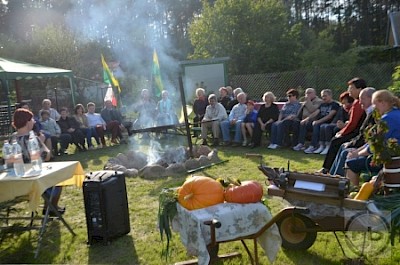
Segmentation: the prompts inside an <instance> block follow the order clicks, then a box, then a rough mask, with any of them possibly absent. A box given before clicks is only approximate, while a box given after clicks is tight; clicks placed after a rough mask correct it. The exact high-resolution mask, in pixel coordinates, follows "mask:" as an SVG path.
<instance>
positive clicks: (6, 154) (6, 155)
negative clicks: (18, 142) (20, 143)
mask: <svg viewBox="0 0 400 265" xmlns="http://www.w3.org/2000/svg"><path fill="white" fill-rule="evenodd" d="M11 157H12V148H11V145H10V143H9V142H8V140H4V144H3V159H4V166H3V168H4V170H6V169H7V168H10V167H11V165H9V163H10V158H11Z"/></svg>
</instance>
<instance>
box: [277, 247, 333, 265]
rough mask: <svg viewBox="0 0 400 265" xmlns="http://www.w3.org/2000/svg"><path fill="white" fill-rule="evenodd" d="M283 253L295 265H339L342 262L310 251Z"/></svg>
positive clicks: (285, 251) (288, 251)
mask: <svg viewBox="0 0 400 265" xmlns="http://www.w3.org/2000/svg"><path fill="white" fill-rule="evenodd" d="M283 253H284V254H285V255H286V257H287V258H288V259H290V260H291V261H292V263H293V264H305V263H304V262H305V261H307V264H324V265H338V264H340V262H335V261H332V260H329V259H327V258H325V257H323V256H321V255H318V254H317V253H313V252H310V251H304V250H303V251H295V250H284V251H283Z"/></svg>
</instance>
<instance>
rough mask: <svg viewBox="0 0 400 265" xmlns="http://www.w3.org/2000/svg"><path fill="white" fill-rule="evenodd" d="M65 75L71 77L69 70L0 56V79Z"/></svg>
mask: <svg viewBox="0 0 400 265" xmlns="http://www.w3.org/2000/svg"><path fill="white" fill-rule="evenodd" d="M49 77H65V78H73V74H72V71H71V70H64V69H60V68H53V67H47V66H42V65H37V64H31V63H25V62H20V61H16V60H10V59H5V58H1V57H0V79H2V80H21V79H34V78H39V79H40V78H49Z"/></svg>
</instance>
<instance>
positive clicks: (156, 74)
mask: <svg viewBox="0 0 400 265" xmlns="http://www.w3.org/2000/svg"><path fill="white" fill-rule="evenodd" d="M153 82H154V86H153V89H154V95H155V96H157V97H161V92H162V91H163V90H164V86H163V83H162V81H161V73H160V64H159V63H158V56H157V52H156V49H154V52H153Z"/></svg>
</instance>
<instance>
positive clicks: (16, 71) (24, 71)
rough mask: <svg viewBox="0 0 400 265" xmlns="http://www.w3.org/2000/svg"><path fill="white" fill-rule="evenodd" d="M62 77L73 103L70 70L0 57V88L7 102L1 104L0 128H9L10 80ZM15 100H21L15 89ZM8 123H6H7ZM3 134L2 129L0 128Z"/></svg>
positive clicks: (72, 85)
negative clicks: (70, 91) (67, 81)
mask: <svg viewBox="0 0 400 265" xmlns="http://www.w3.org/2000/svg"><path fill="white" fill-rule="evenodd" d="M56 77H63V78H68V79H69V83H70V87H71V90H72V93H71V95H72V102H73V105H75V98H74V94H75V93H74V83H73V79H74V75H73V73H72V71H71V70H64V69H60V68H53V67H47V66H42V65H37V64H31V63H26V62H21V61H16V60H10V59H5V58H1V57H0V82H1V87H2V90H4V93H3V94H4V95H5V100H4V99H2V101H3V100H4V101H6V102H7V104H6V105H4V106H2V110H3V111H1V113H0V126H1V127H2V128H5V127H8V128H10V124H11V115H12V111H13V109H12V105H11V101H10V82H11V81H13V82H17V81H18V80H23V79H26V80H30V79H43V78H56ZM16 95H17V102H19V101H21V98H20V93H19V91H18V89H16ZM7 123H8V124H7ZM2 134H3V130H2Z"/></svg>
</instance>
